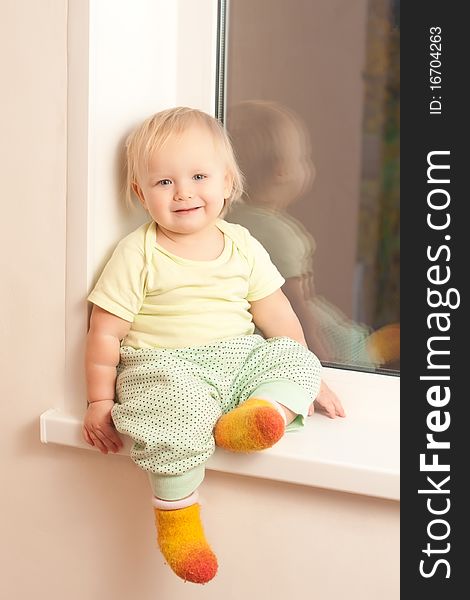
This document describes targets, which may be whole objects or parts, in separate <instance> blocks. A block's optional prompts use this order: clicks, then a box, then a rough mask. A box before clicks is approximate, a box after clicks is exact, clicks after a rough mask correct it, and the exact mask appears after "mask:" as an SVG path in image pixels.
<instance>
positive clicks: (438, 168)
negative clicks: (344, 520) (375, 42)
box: [400, 0, 470, 600]
mask: <svg viewBox="0 0 470 600" xmlns="http://www.w3.org/2000/svg"><path fill="white" fill-rule="evenodd" d="M463 7H465V4H464V3H459V2H452V1H448V2H442V1H435V0H426V2H413V1H412V0H409V1H407V2H403V3H402V5H401V20H400V21H401V232H402V233H401V247H402V252H401V256H402V285H401V322H402V325H401V332H402V343H401V347H402V350H401V414H402V421H401V440H402V448H401V464H402V467H401V598H403V599H405V600H407V599H408V598H409V599H415V598H425V599H426V600H431V599H434V598H440V599H441V598H445V599H446V600H448V599H454V598H456V599H457V598H462V597H466V596H467V595H468V581H467V578H468V577H467V574H470V568H469V566H467V564H466V563H467V562H468V559H467V556H466V555H468V550H467V544H466V543H465V542H466V539H465V537H466V531H465V529H467V527H466V524H467V521H468V517H465V512H464V508H465V507H467V506H469V502H467V493H466V492H465V491H464V488H466V487H467V486H466V485H465V484H466V480H467V479H468V478H469V476H468V475H467V473H469V471H470V470H469V469H468V467H466V463H467V461H468V457H469V456H470V453H469V447H470V431H468V432H467V423H468V411H467V405H468V403H469V401H470V399H469V391H468V383H467V380H468V379H469V376H470V362H469V360H468V357H469V353H468V352H467V346H468V344H467V338H468V337H469V336H470V322H469V319H470V314H469V313H468V309H469V303H468V284H467V280H468V278H469V276H470V226H469V222H470V218H469V217H468V216H467V215H466V213H467V212H468V211H467V210H466V209H467V205H469V204H470V195H469V192H468V190H467V186H466V181H467V180H468V179H469V175H470V152H469V151H468V150H467V148H466V147H467V146H468V145H469V144H470V131H469V130H470V128H469V125H468V119H467V111H468V106H469V102H468V101H466V95H467V93H468V92H466V90H467V89H468V83H467V80H468V79H469V76H468V73H469V71H470V69H469V67H468V58H469V56H470V52H469V50H468V41H467V40H468V39H469V37H470V36H469V34H468V31H467V30H468V21H467V20H466V18H465V17H464V15H463ZM464 103H465V105H466V106H465V108H464Z"/></svg>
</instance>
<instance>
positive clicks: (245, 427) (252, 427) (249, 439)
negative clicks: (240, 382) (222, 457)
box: [214, 398, 285, 452]
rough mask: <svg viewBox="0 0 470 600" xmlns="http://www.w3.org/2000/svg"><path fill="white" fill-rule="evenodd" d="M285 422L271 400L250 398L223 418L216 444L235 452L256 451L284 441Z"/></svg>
mask: <svg viewBox="0 0 470 600" xmlns="http://www.w3.org/2000/svg"><path fill="white" fill-rule="evenodd" d="M284 431H285V421H284V419H283V418H282V416H281V415H280V414H279V412H278V411H277V410H276V408H275V407H274V406H273V405H272V404H271V402H268V401H267V400H262V399H258V398H250V399H249V400H247V401H246V402H244V403H243V404H241V405H240V406H238V407H237V408H235V409H234V410H232V411H230V412H229V413H227V414H226V415H223V416H222V417H220V419H219V420H218V421H217V423H216V426H215V429H214V437H215V443H216V444H217V446H220V447H221V448H225V450H231V451H232V452H255V451H257V450H264V449H265V448H270V447H271V446H273V445H274V444H275V443H276V442H277V441H279V440H280V439H281V437H282V436H283V435H284Z"/></svg>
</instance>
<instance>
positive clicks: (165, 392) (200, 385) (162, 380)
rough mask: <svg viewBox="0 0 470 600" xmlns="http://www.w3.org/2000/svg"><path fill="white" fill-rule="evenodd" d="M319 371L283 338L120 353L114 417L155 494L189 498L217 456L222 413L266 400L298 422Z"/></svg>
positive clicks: (317, 383) (314, 391) (252, 337)
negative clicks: (216, 434)
mask: <svg viewBox="0 0 470 600" xmlns="http://www.w3.org/2000/svg"><path fill="white" fill-rule="evenodd" d="M320 370H321V365H320V362H319V360H318V359H317V357H316V356H315V355H314V354H312V353H311V352H310V351H309V350H307V349H306V348H305V347H304V346H302V345H301V344H299V343H297V342H295V341H293V340H291V339H290V338H286V337H278V338H270V339H268V340H265V339H264V338H262V337H261V336H259V335H248V336H241V337H237V338H233V339H230V340H222V341H220V342H216V343H214V344H210V345H206V346H195V347H189V348H175V349H138V350H136V349H134V348H131V347H129V346H123V347H122V348H121V361H120V364H119V367H118V377H117V381H116V392H117V403H116V404H115V405H114V407H113V411H112V417H113V421H114V424H115V426H116V428H117V430H118V431H120V432H121V433H124V434H126V435H129V436H130V437H131V438H132V439H133V441H134V445H133V447H132V450H131V458H132V459H133V460H134V461H135V463H136V464H137V465H138V466H139V467H141V468H142V469H144V470H145V471H148V472H149V473H150V475H151V476H150V481H151V485H152V488H153V491H154V494H155V495H157V496H159V497H160V498H164V499H166V500H175V499H178V498H182V497H184V496H186V495H189V494H190V493H191V492H192V491H194V490H195V489H196V488H197V487H198V485H199V484H200V483H201V481H202V479H203V478H204V464H205V462H206V461H207V459H208V458H209V457H210V456H211V454H212V453H213V452H214V448H215V443H214V437H213V434H212V431H213V429H214V426H215V424H216V422H217V420H218V419H219V417H220V416H221V415H222V414H225V413H227V412H229V411H230V410H233V409H234V408H236V407H237V406H238V405H239V404H241V403H242V402H244V401H245V400H247V399H248V398H250V397H253V396H257V397H263V398H269V399H271V400H276V401H277V402H280V403H282V404H283V405H284V406H286V407H287V408H289V409H290V410H292V411H293V412H295V413H296V414H298V415H300V417H299V419H297V420H296V422H295V424H294V425H293V428H294V427H298V426H301V425H302V424H303V419H304V418H305V416H306V415H307V412H308V407H309V405H310V404H311V402H312V401H313V399H314V398H315V397H316V395H317V394H318V390H319V389H320Z"/></svg>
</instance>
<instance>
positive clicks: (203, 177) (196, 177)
mask: <svg viewBox="0 0 470 600" xmlns="http://www.w3.org/2000/svg"><path fill="white" fill-rule="evenodd" d="M205 178H206V175H203V174H202V173H196V175H194V176H193V179H195V180H196V181H201V179H205Z"/></svg>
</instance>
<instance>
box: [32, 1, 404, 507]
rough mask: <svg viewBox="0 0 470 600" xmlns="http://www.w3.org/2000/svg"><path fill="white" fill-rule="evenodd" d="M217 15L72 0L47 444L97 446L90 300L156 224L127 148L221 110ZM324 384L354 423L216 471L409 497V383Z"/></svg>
mask: <svg viewBox="0 0 470 600" xmlns="http://www.w3.org/2000/svg"><path fill="white" fill-rule="evenodd" d="M217 16H218V2H217V0H198V1H197V2H194V0H133V1H132V2H131V1H130V0H69V3H68V106H67V121H68V123H67V125H68V140H67V152H68V156H67V231H66V239H67V247H66V269H67V275H66V289H65V348H64V352H65V365H66V369H65V383H64V398H63V401H62V402H61V403H60V405H58V406H55V407H53V408H51V409H50V410H48V411H46V412H45V413H44V414H42V415H41V419H40V421H41V440H42V441H43V442H44V443H56V444H63V445H68V446H74V447H77V448H86V449H89V450H92V451H93V449H92V448H91V447H90V446H87V445H86V444H85V442H84V441H83V439H82V437H81V421H82V417H83V413H84V411H85V406H86V401H85V399H86V389H85V378H84V369H83V356H84V342H85V337H86V332H87V328H88V314H89V312H88V307H87V303H86V296H87V294H88V292H89V290H90V288H91V286H92V283H93V281H94V280H95V278H96V275H97V273H98V271H99V270H100V268H101V267H102V265H103V264H104V261H105V259H106V258H107V256H108V255H109V253H110V251H111V249H112V247H113V246H114V244H115V243H116V241H117V240H118V239H120V238H121V237H122V236H123V235H124V234H125V233H126V232H127V231H131V230H132V229H133V228H134V227H136V226H137V224H139V223H141V222H144V220H145V216H144V215H143V213H139V212H138V211H136V213H135V214H133V215H129V217H128V218H127V219H126V218H124V216H125V215H124V214H123V211H124V208H123V207H122V205H121V204H120V203H119V201H118V200H119V197H120V196H121V194H120V188H119V184H120V181H119V176H118V172H119V166H120V164H121V161H120V157H119V156H116V148H117V147H119V146H122V141H123V138H124V135H125V134H126V132H127V131H128V130H130V129H131V128H132V127H133V126H134V125H135V124H136V123H137V122H138V121H139V120H140V119H141V118H142V116H143V115H144V116H145V115H148V114H151V113H153V112H156V111H157V110H160V109H163V108H167V107H169V106H176V105H189V106H194V107H196V108H200V109H202V110H205V111H206V112H209V113H211V114H214V113H215V108H216V97H215V91H216V78H217V59H218V56H217V27H218V25H217ZM123 39H125V40H126V45H124V44H123V43H122V40H123ZM201 40H204V42H203V43H202V44H201ZM129 98H132V102H129ZM219 110H220V107H219ZM123 223H127V225H124V226H123ZM324 379H325V381H326V382H327V383H328V384H329V385H330V386H331V387H332V388H333V389H334V390H335V391H336V392H337V393H338V395H339V396H340V397H341V399H342V401H343V404H344V405H345V406H346V408H347V410H348V406H349V407H350V408H349V412H350V415H348V417H347V419H345V420H341V423H340V420H338V419H335V420H330V419H326V420H325V419H324V418H323V420H322V418H321V417H318V418H317V419H316V420H315V418H314V419H312V420H310V421H312V422H311V423H308V428H306V430H305V433H304V432H302V434H298V435H297V436H294V435H292V436H291V439H289V440H286V441H285V442H284V440H282V443H280V444H278V445H277V446H276V447H275V448H273V449H271V450H270V451H268V452H266V453H262V454H263V456H262V457H261V456H259V457H257V458H255V459H252V458H247V457H239V456H237V457H236V458H233V457H231V456H227V455H226V454H227V453H224V455H222V454H218V453H217V452H216V454H215V455H214V457H212V458H211V460H210V461H209V464H208V468H212V469H215V470H220V471H225V472H229V473H238V474H245V475H251V476H256V477H261V478H268V479H278V480H281V481H287V482H291V483H300V484H303V485H312V486H319V487H326V488H330V489H337V490H342V491H348V492H354V493H360V494H366V495H372V496H378V497H383V498H389V499H394V500H398V498H399V448H398V441H399V378H397V377H391V376H385V375H377V374H367V373H359V372H356V371H349V370H346V369H328V368H325V369H324ZM358 407H359V408H360V410H359V414H358V410H357V408H358ZM310 430H312V431H310ZM379 430H380V431H379ZM301 436H303V437H301ZM308 436H312V437H311V438H310V437H308ZM286 437H289V436H286ZM311 440H322V444H321V450H319V447H320V446H315V445H313V446H312V444H311ZM354 440H357V441H356V445H355V446H354V444H355V442H354ZM347 444H349V445H350V446H353V448H352V449H351V448H350V449H348V448H347V447H346V445H347ZM372 444H375V445H376V447H375V448H374V452H372V453H371V447H370V446H371V445H372ZM377 446H378V447H377ZM128 451H129V444H127V446H126V449H125V452H128ZM372 454H373V455H374V458H372V457H371V455H372Z"/></svg>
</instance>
